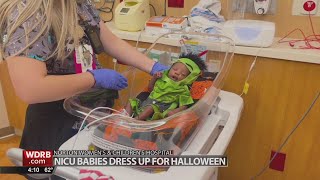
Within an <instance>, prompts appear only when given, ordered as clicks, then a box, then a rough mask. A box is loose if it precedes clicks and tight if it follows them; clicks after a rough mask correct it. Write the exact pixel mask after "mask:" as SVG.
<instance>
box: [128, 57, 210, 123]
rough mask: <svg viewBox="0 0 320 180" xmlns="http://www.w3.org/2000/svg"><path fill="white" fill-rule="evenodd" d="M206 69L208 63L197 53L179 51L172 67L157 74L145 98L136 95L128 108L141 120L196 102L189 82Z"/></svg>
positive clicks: (129, 113) (174, 110) (169, 114)
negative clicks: (180, 52)
mask: <svg viewBox="0 0 320 180" xmlns="http://www.w3.org/2000/svg"><path fill="white" fill-rule="evenodd" d="M203 70H206V65H205V63H204V61H203V60H201V58H200V57H198V56H197V55H195V54H192V53H189V54H182V55H180V57H179V60H178V61H177V62H175V63H174V64H173V65H172V66H171V68H170V69H169V70H167V71H164V72H163V73H162V72H158V73H155V74H154V76H153V78H152V79H151V80H150V82H149V86H148V88H149V90H150V91H151V93H150V95H149V97H148V98H147V99H146V100H144V101H142V102H141V101H140V100H139V99H137V98H135V99H130V100H129V102H130V103H128V104H127V106H126V108H125V110H126V111H127V113H128V115H130V116H132V114H133V116H134V117H135V118H136V119H139V120H150V119H151V120H156V119H162V118H165V117H167V116H172V115H173V114H176V113H178V112H180V111H183V110H185V109H187V108H188V106H189V105H192V104H193V103H194V101H193V99H192V97H191V95H190V90H189V87H188V86H189V85H191V84H192V83H193V82H194V81H195V80H196V79H197V78H198V76H199V75H200V73H201V71H203Z"/></svg>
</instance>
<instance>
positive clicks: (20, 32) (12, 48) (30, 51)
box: [4, 8, 53, 61]
mask: <svg viewBox="0 0 320 180" xmlns="http://www.w3.org/2000/svg"><path fill="white" fill-rule="evenodd" d="M18 15H19V11H18V8H16V9H15V10H14V11H13V13H12V14H11V16H10V17H8V21H9V22H13V21H16V20H17V18H18ZM40 18H41V15H40V13H37V14H35V15H33V16H32V17H30V18H29V19H28V20H27V21H26V22H25V23H23V24H22V25H21V26H19V27H18V28H17V30H16V31H15V32H14V33H13V34H12V36H11V37H7V38H8V39H4V41H7V42H6V43H5V47H4V57H5V58H6V57H9V56H12V55H18V56H25V57H29V58H32V59H36V60H40V61H45V60H47V58H48V56H49V55H50V53H51V52H52V49H53V43H52V40H51V38H50V36H49V35H41V36H40V38H38V40H37V41H35V43H33V44H32V45H31V46H30V47H29V48H27V49H26V50H24V51H23V52H20V53H19V54H17V53H18V52H19V51H21V50H22V49H23V48H24V47H25V46H26V45H27V44H28V43H30V42H31V41H32V40H33V39H34V38H35V37H36V36H37V35H38V34H39V31H40V26H36V27H34V26H35V25H36V23H37V22H38V21H39V20H40ZM10 24H11V23H10ZM31 29H32V31H31V32H30V33H29V34H28V35H26V32H28V30H31ZM26 36H28V41H27V40H26Z"/></svg>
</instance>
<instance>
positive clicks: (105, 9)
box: [97, 0, 114, 22]
mask: <svg viewBox="0 0 320 180" xmlns="http://www.w3.org/2000/svg"><path fill="white" fill-rule="evenodd" d="M107 3H111V2H107V0H104V2H103V4H102V6H100V7H97V10H98V11H100V12H103V13H107V14H108V13H111V18H110V19H109V20H107V21H104V22H110V21H112V20H113V16H114V15H113V7H114V1H112V4H111V7H105V6H106V5H107Z"/></svg>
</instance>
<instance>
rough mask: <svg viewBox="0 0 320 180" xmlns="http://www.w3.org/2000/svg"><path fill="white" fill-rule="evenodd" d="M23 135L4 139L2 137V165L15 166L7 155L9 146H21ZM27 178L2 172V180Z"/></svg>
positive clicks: (0, 144)
mask: <svg viewBox="0 0 320 180" xmlns="http://www.w3.org/2000/svg"><path fill="white" fill-rule="evenodd" d="M20 140H21V137H20V136H10V137H7V138H4V139H0V166H13V164H12V163H11V162H10V160H9V159H8V158H7V156H6V152H7V150H8V149H9V148H13V147H19V143H20ZM24 179H25V178H24V177H23V176H20V175H15V174H0V180H24Z"/></svg>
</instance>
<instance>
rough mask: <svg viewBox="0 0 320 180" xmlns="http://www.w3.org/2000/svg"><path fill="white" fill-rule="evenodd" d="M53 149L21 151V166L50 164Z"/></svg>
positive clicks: (45, 165)
mask: <svg viewBox="0 0 320 180" xmlns="http://www.w3.org/2000/svg"><path fill="white" fill-rule="evenodd" d="M52 159H53V151H37V150H24V151H23V166H44V167H48V166H52V165H53V164H52Z"/></svg>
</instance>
